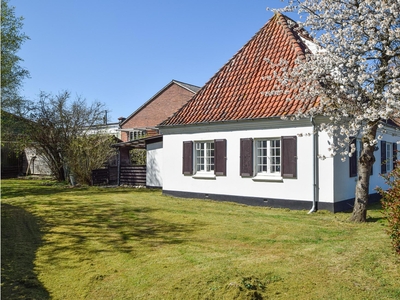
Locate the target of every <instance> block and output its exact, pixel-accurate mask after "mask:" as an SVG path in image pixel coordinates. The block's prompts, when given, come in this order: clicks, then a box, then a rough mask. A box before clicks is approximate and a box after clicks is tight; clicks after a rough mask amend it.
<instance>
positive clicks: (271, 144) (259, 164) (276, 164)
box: [254, 138, 282, 180]
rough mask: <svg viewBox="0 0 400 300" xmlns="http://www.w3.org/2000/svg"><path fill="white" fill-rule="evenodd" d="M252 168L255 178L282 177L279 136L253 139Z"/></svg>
mask: <svg viewBox="0 0 400 300" xmlns="http://www.w3.org/2000/svg"><path fill="white" fill-rule="evenodd" d="M276 144H278V145H276ZM276 152H278V153H276ZM254 170H255V178H254V179H255V180H257V179H260V180H263V179H268V178H275V179H282V177H281V170H282V141H281V138H261V139H255V140H254Z"/></svg>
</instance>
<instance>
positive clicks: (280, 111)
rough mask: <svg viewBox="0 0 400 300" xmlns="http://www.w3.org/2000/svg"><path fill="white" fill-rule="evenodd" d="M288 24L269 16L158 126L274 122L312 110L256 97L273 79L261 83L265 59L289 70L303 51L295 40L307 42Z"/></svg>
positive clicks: (283, 100)
mask: <svg viewBox="0 0 400 300" xmlns="http://www.w3.org/2000/svg"><path fill="white" fill-rule="evenodd" d="M289 24H295V22H294V21H293V20H291V19H290V18H288V17H286V16H284V15H282V14H279V13H278V14H275V15H274V17H272V18H271V19H270V20H269V21H268V22H267V23H266V24H265V25H264V26H263V27H262V28H261V30H260V31H259V32H258V33H256V35H255V36H254V37H253V38H252V39H251V40H250V41H249V42H247V44H245V45H244V46H243V47H242V48H241V49H240V50H239V51H238V52H237V53H236V54H235V55H234V56H233V57H232V58H231V59H230V60H229V61H228V62H227V63H226V64H225V65H224V66H223V67H222V68H221V69H220V70H219V71H218V72H217V73H216V74H215V75H214V76H213V77H212V78H211V79H210V80H209V81H208V82H207V83H206V84H205V85H204V87H203V88H202V89H201V90H200V91H199V92H198V93H197V94H196V95H195V96H194V97H193V98H192V99H191V100H190V101H189V102H187V103H186V105H184V106H183V107H182V108H181V109H180V110H179V111H178V112H176V113H175V114H174V115H173V116H172V117H170V118H169V119H167V120H166V121H164V122H163V123H161V124H160V125H162V126H172V125H188V124H196V123H204V122H221V121H230V120H244V119H257V118H268V117H280V116H285V115H291V114H294V113H296V111H297V110H298V109H299V108H302V107H304V106H306V107H307V106H310V104H311V106H313V105H316V103H317V102H316V101H315V100H314V101H312V102H311V103H300V101H295V100H291V101H288V99H289V98H291V97H292V95H293V93H294V92H295V91H292V90H291V91H290V92H289V93H288V94H287V95H285V94H282V95H278V96H265V95H264V94H263V93H262V92H263V91H264V92H265V91H270V90H272V88H273V87H274V84H275V81H274V80H263V79H262V77H264V76H268V75H272V74H273V72H274V71H279V70H276V69H275V70H273V69H272V68H271V67H270V66H269V65H268V63H267V62H266V61H265V58H268V59H269V60H271V61H272V62H274V63H279V61H280V60H281V59H284V60H286V61H288V62H289V63H290V64H291V65H293V64H294V61H295V59H296V58H297V57H301V56H304V53H305V49H307V46H306V45H305V44H304V43H303V42H302V41H301V39H300V37H299V35H301V36H302V37H305V38H307V39H309V37H308V36H307V34H306V33H305V32H304V31H300V32H298V31H297V30H295V29H294V28H293V26H289Z"/></svg>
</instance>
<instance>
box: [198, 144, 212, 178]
mask: <svg viewBox="0 0 400 300" xmlns="http://www.w3.org/2000/svg"><path fill="white" fill-rule="evenodd" d="M195 145H196V173H197V172H214V142H196V144H195Z"/></svg>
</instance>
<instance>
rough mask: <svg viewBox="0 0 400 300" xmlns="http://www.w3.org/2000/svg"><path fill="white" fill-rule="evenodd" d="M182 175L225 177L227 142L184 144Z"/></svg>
mask: <svg viewBox="0 0 400 300" xmlns="http://www.w3.org/2000/svg"><path fill="white" fill-rule="evenodd" d="M182 173H183V174H184V175H193V173H198V174H208V175H210V174H214V175H215V176H225V175H226V140H225V139H217V140H214V141H197V142H193V141H185V142H183V163H182ZM208 175H207V176H208Z"/></svg>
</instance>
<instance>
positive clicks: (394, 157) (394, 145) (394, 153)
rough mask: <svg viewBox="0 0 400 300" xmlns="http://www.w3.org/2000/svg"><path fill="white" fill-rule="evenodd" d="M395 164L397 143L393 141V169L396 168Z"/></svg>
mask: <svg viewBox="0 0 400 300" xmlns="http://www.w3.org/2000/svg"><path fill="white" fill-rule="evenodd" d="M396 165H397V144H396V143H393V170H394V169H396Z"/></svg>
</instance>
